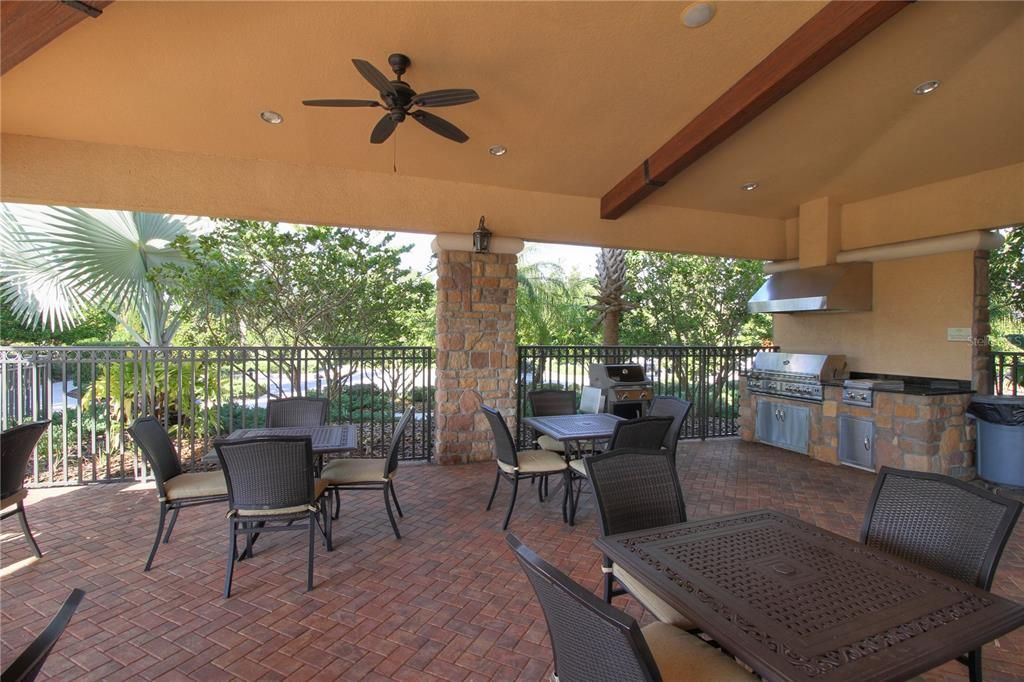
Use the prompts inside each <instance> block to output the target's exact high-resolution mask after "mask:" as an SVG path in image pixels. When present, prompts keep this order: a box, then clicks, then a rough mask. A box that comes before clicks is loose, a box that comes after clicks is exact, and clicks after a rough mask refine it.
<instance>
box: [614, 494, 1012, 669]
mask: <svg viewBox="0 0 1024 682" xmlns="http://www.w3.org/2000/svg"><path fill="white" fill-rule="evenodd" d="M596 544H597V546H598V547H599V548H600V549H601V551H603V552H604V553H605V555H607V556H608V557H609V558H610V559H611V560H612V561H614V562H615V563H617V564H621V565H622V566H623V567H624V568H626V569H627V570H629V572H630V573H631V574H633V576H635V577H636V578H637V579H638V580H641V581H642V582H643V583H644V584H645V585H646V586H647V587H648V588H650V589H651V590H652V591H653V592H654V593H655V594H657V595H658V596H659V597H661V598H662V599H664V600H665V601H666V602H668V603H669V604H670V605H671V606H673V607H674V608H676V609H677V610H679V611H680V612H681V613H683V614H684V615H686V616H688V617H689V618H690V619H691V620H692V621H693V622H694V623H695V624H696V625H697V626H698V627H699V628H700V629H701V630H703V631H704V632H706V633H708V634H709V635H710V636H712V637H714V639H715V640H716V641H718V642H719V643H720V644H721V645H722V646H723V647H724V648H725V649H726V650H727V651H729V653H731V654H732V655H734V656H736V658H738V659H739V660H740V661H742V662H743V663H745V664H747V665H748V666H750V667H751V668H752V669H753V670H754V672H756V673H758V674H759V675H761V676H762V677H763V678H764V679H767V680H794V681H796V680H801V681H808V680H817V681H819V682H820V681H831V680H858V681H864V682H867V681H870V680H875V681H881V680H904V679H908V678H910V677H912V676H914V675H917V674H918V673H921V672H924V671H926V670H929V669H931V668H934V667H936V666H938V665H941V664H942V663H945V662H946V661H949V660H952V659H954V658H956V657H957V656H959V655H960V654H963V653H966V652H967V651H970V650H973V649H976V648H978V647H980V646H981V645H982V644H984V643H986V642H990V641H991V640H993V639H995V638H996V637H999V636H1001V635H1004V634H1006V633H1008V632H1011V631H1013V630H1014V629H1016V628H1018V627H1020V626H1021V625H1024V606H1021V605H1020V604H1016V603H1014V602H1012V601H1010V600H1008V599H1004V598H1002V597H998V596H996V595H994V594H992V593H990V592H987V591H985V590H982V589H979V588H976V587H973V586H971V585H967V584H966V583H963V582H960V581H958V580H955V579H953V578H949V577H947V576H944V575H941V574H939V573H935V572H934V571H930V570H928V569H925V568H922V567H920V566H916V565H914V564H911V563H908V562H906V561H903V560H901V559H897V558H896V557H893V556H891V555H889V554H886V553H884V552H881V551H878V550H875V549H872V548H870V547H867V546H865V545H862V544H860V543H857V542H854V541H852V540H850V539H848V538H844V537H842V536H839V535H836V534H834V533H830V532H829V531H826V530H824V529H821V528H818V527H816V526H813V525H811V524H808V523H805V522H803V521H800V520H799V519H795V518H792V517H789V516H786V515H784V514H780V513H777V512H773V511H764V510H762V511H754V512H747V513H743V514H735V515H731V516H725V517H719V518H714V519H708V520H704V521H696V522H690V523H681V524H675V525H671V526H662V527H660V528H652V529H648V530H643V531H637V532H633V533H622V534H619V535H611V536H608V537H604V538H599V539H598V540H597V541H596Z"/></svg>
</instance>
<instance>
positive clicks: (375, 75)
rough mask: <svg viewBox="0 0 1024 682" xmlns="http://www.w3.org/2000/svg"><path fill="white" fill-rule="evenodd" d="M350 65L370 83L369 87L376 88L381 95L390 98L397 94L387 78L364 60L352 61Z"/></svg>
mask: <svg viewBox="0 0 1024 682" xmlns="http://www.w3.org/2000/svg"><path fill="white" fill-rule="evenodd" d="M352 63H353V64H354V65H355V67H356V71H358V72H359V74H360V75H361V76H362V77H363V78H365V79H366V80H368V81H370V85H372V86H373V87H375V88H377V92H379V93H380V94H382V95H391V96H392V97H394V96H395V95H397V94H398V91H397V90H395V86H394V85H392V84H391V81H390V80H388V77H387V76H385V75H384V74H382V73H381V72H380V71H379V70H377V67H376V66H374V65H373V64H371V63H370V62H368V61H366V60H365V59H353V60H352Z"/></svg>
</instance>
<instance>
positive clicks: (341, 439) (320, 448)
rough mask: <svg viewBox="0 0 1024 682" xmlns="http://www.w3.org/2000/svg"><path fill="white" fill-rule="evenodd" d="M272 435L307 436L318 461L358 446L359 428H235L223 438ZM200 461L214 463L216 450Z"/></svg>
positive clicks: (334, 426)
mask: <svg viewBox="0 0 1024 682" xmlns="http://www.w3.org/2000/svg"><path fill="white" fill-rule="evenodd" d="M274 436H309V437H310V438H311V439H312V440H313V454H314V455H316V457H317V460H318V461H320V460H322V459H323V456H324V455H326V454H332V453H337V452H348V451H350V450H355V449H357V448H358V447H359V428H358V427H357V426H355V425H354V424H342V425H333V426H275V427H270V428H266V427H261V428H253V429H237V430H235V431H232V432H231V433H230V434H229V435H228V436H227V437H226V438H225V440H241V439H243V438H270V437H274ZM202 462H203V463H204V464H216V463H217V451H216V450H211V451H210V452H208V453H206V454H205V455H203V458H202Z"/></svg>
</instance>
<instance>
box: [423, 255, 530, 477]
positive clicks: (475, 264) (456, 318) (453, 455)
mask: <svg viewBox="0 0 1024 682" xmlns="http://www.w3.org/2000/svg"><path fill="white" fill-rule="evenodd" d="M520 244H521V242H520ZM520 248H521V247H520ZM517 250H518V249H517ZM435 251H436V253H437V275H438V276H437V395H436V402H435V404H436V405H437V420H436V421H437V442H436V453H437V459H438V461H439V462H440V463H441V464H461V463H465V462H472V461H481V460H489V459H493V458H494V446H493V440H492V435H491V430H490V428H489V427H488V425H487V420H486V418H485V417H484V416H483V415H482V414H481V413H480V411H479V409H478V408H479V404H480V400H483V402H484V403H485V404H487V405H489V406H491V407H496V408H497V409H499V410H501V412H502V414H504V415H505V416H506V418H509V423H510V428H511V423H512V422H511V418H512V417H513V416H514V414H515V407H516V314H515V313H516V263H517V260H518V259H517V257H516V254H515V253H474V252H472V251H461V250H450V249H445V248H444V243H442V244H441V246H440V247H435Z"/></svg>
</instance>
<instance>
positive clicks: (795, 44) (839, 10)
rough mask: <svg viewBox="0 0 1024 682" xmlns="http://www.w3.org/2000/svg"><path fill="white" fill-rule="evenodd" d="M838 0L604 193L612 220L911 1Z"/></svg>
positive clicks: (604, 209) (605, 207) (605, 208)
mask: <svg viewBox="0 0 1024 682" xmlns="http://www.w3.org/2000/svg"><path fill="white" fill-rule="evenodd" d="M909 4H910V2H907V1H901V0H875V1H867V0H864V1H859V0H854V1H848V0H834V1H833V2H830V3H829V4H828V5H826V6H825V7H824V8H823V9H822V10H821V11H820V12H818V13H817V14H815V15H814V16H813V17H811V18H810V19H809V20H808V21H807V23H805V24H804V25H803V26H801V27H800V28H799V29H797V31H796V32H795V33H794V34H793V35H791V36H789V37H788V38H786V40H784V41H783V42H782V44H781V45H779V46H778V47H777V48H775V50H774V51H773V52H772V53H771V54H769V55H768V56H767V57H765V58H764V60H762V61H761V63H759V64H758V65H757V66H755V67H754V68H753V69H751V70H750V71H748V72H747V74H746V75H745V76H743V78H741V79H739V80H738V81H736V83H735V84H734V85H733V86H732V87H730V88H729V89H728V90H726V92H725V93H724V94H723V95H722V96H721V97H719V98H718V99H716V100H715V101H714V102H712V103H711V104H710V105H709V106H708V108H707V109H705V110H704V111H702V112H701V113H699V114H698V115H697V117H696V118H694V119H693V120H692V121H690V122H689V123H687V124H686V125H685V126H684V127H683V128H682V130H680V131H679V132H678V133H676V134H675V135H673V136H672V138H671V139H670V140H669V141H668V142H666V143H665V144H663V145H662V146H661V147H659V148H658V150H657V151H655V152H654V153H653V154H651V156H650V157H648V158H647V159H646V160H645V161H644V162H643V163H642V164H640V165H639V166H637V167H636V168H634V169H633V170H632V171H631V172H630V173H629V174H628V175H627V176H626V177H624V178H623V179H622V180H620V181H619V183H618V184H617V185H615V187H613V188H612V189H611V190H609V191H608V193H607V194H605V195H604V196H603V197H601V217H602V218H607V219H609V220H614V219H616V218H618V217H619V216H621V215H622V214H624V213H625V212H626V211H628V210H629V209H630V208H632V207H633V206H635V205H636V204H637V203H639V202H640V201H642V200H643V199H645V198H646V197H648V196H650V195H651V194H652V193H653V192H654V191H655V190H657V189H658V188H659V187H661V186H662V185H664V184H665V183H666V182H668V181H669V180H671V179H672V178H674V177H675V176H676V175H678V174H679V173H680V172H682V170H683V169H685V168H686V167H687V166H689V165H691V164H692V163H693V162H695V161H696V160H697V159H699V158H700V157H702V156H704V155H705V154H707V153H708V152H710V151H711V150H712V149H714V148H715V147H716V146H717V145H718V144H719V143H721V142H722V141H724V140H725V139H727V138H728V137H729V136H730V135H732V134H733V133H735V132H736V131H738V130H739V129H740V128H742V127H743V126H745V125H746V124H748V123H750V122H751V121H752V120H754V119H755V118H757V117H758V116H760V115H761V114H762V113H764V111H766V110H767V109H768V107H770V106H771V105H773V104H775V103H776V102H778V101H779V100H780V99H782V98H783V97H785V96H786V95H787V94H789V93H790V92H792V91H793V90H794V89H795V88H796V87H797V86H799V85H800V84H801V83H803V82H804V81H806V80H807V79H808V78H810V77H811V76H813V75H814V74H816V73H817V72H818V71H820V70H821V69H823V68H824V67H825V66H826V65H828V64H829V62H831V61H832V60H833V59H835V58H836V57H838V56H839V55H841V54H842V53H843V52H845V51H846V50H847V49H849V48H850V47H852V46H853V45H855V44H856V43H857V42H858V41H859V40H860V39H861V38H863V37H864V36H866V35H868V34H869V33H871V32H872V31H873V30H875V29H876V28H878V27H879V26H881V25H882V24H883V23H885V22H886V21H887V20H888V19H889V18H891V17H892V16H893V15H895V14H896V13H897V12H899V11H900V10H901V9H903V8H904V7H906V6H907V5H909Z"/></svg>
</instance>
